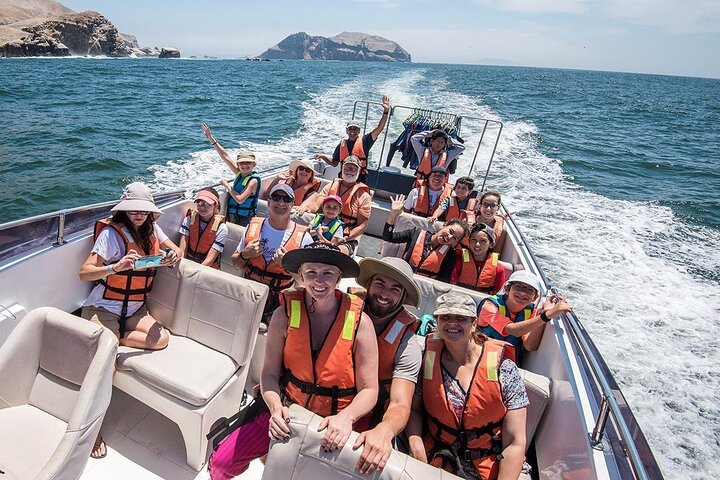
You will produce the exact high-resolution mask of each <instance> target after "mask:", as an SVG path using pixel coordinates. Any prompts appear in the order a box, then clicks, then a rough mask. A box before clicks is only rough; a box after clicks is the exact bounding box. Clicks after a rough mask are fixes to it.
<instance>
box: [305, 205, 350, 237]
mask: <svg viewBox="0 0 720 480" xmlns="http://www.w3.org/2000/svg"><path fill="white" fill-rule="evenodd" d="M341 209H342V199H341V198H340V197H339V196H338V195H328V196H327V197H325V199H324V200H323V203H322V211H323V213H318V214H317V215H315V218H313V221H312V222H310V232H309V233H310V235H311V236H312V238H313V240H315V241H320V242H324V243H331V244H333V245H337V244H339V243H342V242H343V241H344V238H345V237H344V232H343V227H344V226H345V224H344V223H343V222H342V220H340V218H339V217H340V210H341Z"/></svg>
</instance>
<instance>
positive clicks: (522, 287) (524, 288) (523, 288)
mask: <svg viewBox="0 0 720 480" xmlns="http://www.w3.org/2000/svg"><path fill="white" fill-rule="evenodd" d="M510 288H514V289H515V290H517V291H518V292H522V293H527V294H528V295H535V294H536V293H537V290H535V289H534V288H533V287H531V286H530V285H523V284H522V283H513V284H512V285H510Z"/></svg>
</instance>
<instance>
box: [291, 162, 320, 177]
mask: <svg viewBox="0 0 720 480" xmlns="http://www.w3.org/2000/svg"><path fill="white" fill-rule="evenodd" d="M300 166H303V167H305V168H309V169H310V170H312V173H313V175H317V173H318V172H316V171H315V166H314V165H313V164H312V162H311V161H310V160H293V161H292V162H290V170H292V172H293V173H295V171H296V170H297V167H300Z"/></svg>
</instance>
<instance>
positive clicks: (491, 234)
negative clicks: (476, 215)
mask: <svg viewBox="0 0 720 480" xmlns="http://www.w3.org/2000/svg"><path fill="white" fill-rule="evenodd" d="M477 232H484V233H485V234H486V235H487V236H488V238H489V239H490V241H491V242H492V243H493V244H495V230H493V229H492V228H491V227H489V226H487V225H485V224H484V223H476V224H475V225H473V226H472V228H471V229H470V233H469V234H468V238H470V237H471V236H472V234H474V233H477Z"/></svg>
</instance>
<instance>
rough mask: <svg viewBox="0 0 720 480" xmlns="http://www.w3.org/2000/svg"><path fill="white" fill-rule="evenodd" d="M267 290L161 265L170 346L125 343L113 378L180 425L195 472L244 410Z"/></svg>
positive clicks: (154, 302)
mask: <svg viewBox="0 0 720 480" xmlns="http://www.w3.org/2000/svg"><path fill="white" fill-rule="evenodd" d="M267 295H268V287H267V286H266V285H262V284H260V283H257V282H253V281H251V280H247V279H244V278H241V277H237V276H234V275H230V274H228V273H225V272H222V271H219V270H216V269H213V268H210V267H205V266H202V265H200V264H198V263H195V262H193V261H190V260H185V259H183V260H182V261H181V262H180V264H179V265H178V267H176V268H175V269H167V268H163V269H160V273H159V274H158V276H157V277H156V279H155V284H154V287H153V291H152V293H151V295H150V297H149V298H148V310H149V311H150V313H151V314H152V315H153V316H154V317H155V318H156V319H157V320H158V321H159V322H160V323H162V324H163V326H165V327H166V328H167V329H168V330H169V331H170V332H171V335H170V341H169V343H168V346H167V347H166V348H165V349H164V350H160V351H147V350H138V349H134V348H129V347H121V348H120V353H119V354H118V371H117V373H116V375H115V378H114V380H113V384H114V385H115V386H116V387H118V388H119V389H120V390H123V391H125V392H126V393H128V394H130V395H132V396H133V397H135V398H137V399H138V400H140V401H142V402H143V403H145V404H146V405H148V406H150V407H151V408H153V409H155V410H157V411H158V412H160V413H162V414H163V415H165V416H166V417H168V418H169V419H170V420H172V421H174V422H175V423H176V424H177V425H178V427H179V428H180V431H181V432H182V434H183V439H184V440H185V448H186V455H187V463H188V465H189V466H191V467H192V468H194V469H195V470H200V469H201V468H202V465H203V464H204V463H205V460H206V459H207V444H208V441H207V438H205V435H206V434H207V433H208V431H209V430H210V427H211V425H212V424H213V423H214V422H215V421H216V420H217V419H218V418H220V417H223V416H226V417H227V416H230V415H232V414H233V413H235V412H237V408H238V405H239V404H240V401H241V398H242V393H243V390H244V388H245V381H246V379H247V375H248V371H249V363H250V359H251V358H252V354H253V349H254V346H255V339H256V336H257V331H258V327H259V325H260V318H261V316H262V310H263V305H264V304H265V300H266V298H267ZM170 298H174V304H172V307H170V306H169V305H170V304H171V302H169V301H168V299H170ZM156 312H157V314H156Z"/></svg>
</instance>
